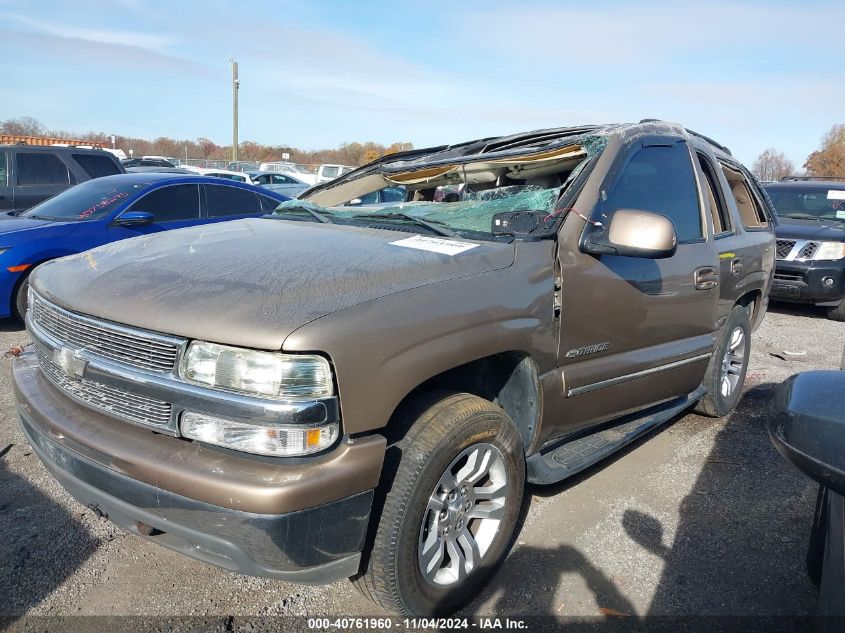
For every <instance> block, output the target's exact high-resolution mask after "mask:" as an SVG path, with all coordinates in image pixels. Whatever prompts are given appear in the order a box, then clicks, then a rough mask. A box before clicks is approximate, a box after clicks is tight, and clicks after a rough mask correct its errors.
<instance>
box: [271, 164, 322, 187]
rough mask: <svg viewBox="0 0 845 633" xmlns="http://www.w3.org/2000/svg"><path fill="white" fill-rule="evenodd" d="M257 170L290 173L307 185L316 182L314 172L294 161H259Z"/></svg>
mask: <svg viewBox="0 0 845 633" xmlns="http://www.w3.org/2000/svg"><path fill="white" fill-rule="evenodd" d="M258 171H274V172H276V173H279V174H290V175H291V176H293V177H294V178H296V179H297V180H300V181H302V182H304V183H305V184H307V185H316V184H317V176H316V175H315V174H314V172H312V171H308V170H307V169H306V168H305V167H303V166H302V165H297V164H296V163H289V162H286V161H273V162H269V163H261V164H260V165H259V166H258Z"/></svg>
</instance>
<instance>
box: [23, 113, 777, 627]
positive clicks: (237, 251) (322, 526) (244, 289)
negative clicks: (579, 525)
mask: <svg viewBox="0 0 845 633" xmlns="http://www.w3.org/2000/svg"><path fill="white" fill-rule="evenodd" d="M456 185H460V186H456ZM388 187H390V188H397V187H404V191H405V199H404V200H403V201H396V202H388V203H382V204H377V205H364V204H356V205H352V206H344V205H347V203H349V202H350V201H353V200H356V199H358V200H361V199H364V197H365V196H368V195H369V194H371V193H372V192H374V191H380V190H382V189H385V188H388ZM446 188H448V189H449V190H450V191H452V192H453V195H452V196H451V198H450V197H445V196H442V195H441V196H438V195H437V193H438V190H439V191H440V192H441V193H442V191H443V190H444V189H446ZM303 198H304V199H300V200H291V201H288V202H284V203H282V204H281V205H279V207H278V208H277V209H276V210H275V212H274V213H273V214H272V215H269V216H266V217H264V218H261V219H250V220H243V221H236V222H228V223H226V224H225V225H214V226H202V227H196V228H190V229H184V230H180V231H175V232H169V233H166V234H161V235H156V236H148V237H140V238H137V239H134V240H127V241H124V242H117V243H115V244H110V245H108V246H104V247H101V248H97V249H94V250H91V251H88V252H85V253H82V254H79V255H73V256H70V257H66V258H63V259H60V260H55V261H52V262H49V263H47V264H44V265H42V266H39V267H38V268H37V269H36V270H35V272H34V273H33V275H32V278H31V295H30V304H29V305H30V309H29V311H28V314H27V327H28V330H29V333H30V335H31V337H32V341H33V343H34V346H33V349H32V350H31V351H27V352H25V353H24V354H22V355H21V356H20V357H18V358H17V359H16V360H15V363H14V384H15V390H16V396H17V401H18V406H19V409H18V410H19V413H20V421H21V425H22V428H23V431H24V433H25V434H26V436H27V438H28V439H29V442H30V443H31V445H32V447H33V449H34V451H35V452H36V453H37V455H38V456H39V457H40V458H41V460H42V461H43V462H44V464H45V465H46V466H47V468H48V469H49V470H50V471H51V472H52V473H53V474H54V475H55V476H56V478H57V479H59V481H61V482H62V484H63V485H64V486H65V487H66V488H67V489H68V490H69V491H70V492H71V493H72V494H73V495H74V496H76V498H77V499H79V500H80V501H81V502H82V504H84V505H86V506H88V507H91V508H95V509H96V511H97V512H99V513H101V514H102V515H105V516H107V517H108V518H109V519H110V520H112V521H114V522H116V523H118V524H119V525H121V526H123V527H124V528H125V529H127V530H129V531H131V532H134V533H136V534H139V535H142V536H144V537H146V538H149V539H151V540H153V541H155V542H157V543H160V544H161V545H163V546H165V547H169V548H172V549H174V550H177V551H180V552H183V553H185V554H187V555H189V556H193V557H196V558H199V559H202V560H205V561H208V562H210V563H214V564H217V565H220V566H222V567H225V568H228V569H232V570H236V571H239V572H241V573H245V574H254V575H261V576H269V577H273V578H280V579H285V580H289V581H293V582H303V583H324V582H330V581H334V580H337V579H339V578H344V577H352V578H353V579H354V581H355V584H356V585H357V586H358V587H359V588H360V589H361V591H362V593H363V594H364V595H365V596H367V597H368V598H370V599H371V600H373V601H374V602H376V603H377V604H379V605H381V606H382V607H383V608H385V609H386V610H388V611H390V612H393V613H401V614H432V613H435V614H436V613H447V612H450V611H452V610H454V609H456V608H458V607H459V606H460V605H461V604H463V603H465V602H467V601H468V600H470V599H471V598H472V597H473V596H474V595H475V594H476V593H477V592H478V590H479V589H480V587H481V586H482V585H483V583H484V582H485V581H486V580H487V579H488V578H489V577H490V575H491V573H493V571H494V570H495V568H496V565H497V564H498V563H499V562H500V561H501V560H502V558H503V557H504V556H505V554H506V553H507V551H508V549H509V547H510V545H511V542H512V540H513V538H514V536H515V535H514V532H515V529H516V526H517V522H518V517H519V515H520V511H521V507H522V502H523V491H524V487H525V483H526V481H529V482H533V483H537V484H549V483H553V482H556V481H560V480H562V479H564V478H566V477H569V476H571V475H573V474H575V473H577V472H580V471H582V470H583V469H585V468H587V467H588V466H590V465H592V464H594V463H596V462H597V461H599V460H601V459H602V458H604V457H606V456H608V455H609V454H611V453H612V452H613V451H615V450H617V449H619V448H620V447H622V446H625V445H626V444H628V443H629V442H631V441H632V440H633V439H634V438H636V437H638V436H640V435H642V434H643V433H645V432H646V431H648V430H649V429H651V428H654V427H655V426H656V425H658V424H661V423H664V422H667V421H668V420H670V419H671V418H672V417H673V416H675V415H677V414H678V413H680V412H682V411H684V410H685V409H688V408H690V407H696V408H697V410H698V411H700V412H702V413H704V414H707V415H711V416H723V415H727V414H728V413H730V411H731V410H732V409H733V408H734V406H735V405H736V403H737V401H738V400H739V397H740V391H741V388H742V385H743V381H744V379H745V374H746V369H747V366H748V358H749V351H750V338H751V333H752V330H753V329H754V327H755V326H756V324H758V323H759V322H760V320H761V319H762V318H763V315H764V314H765V311H766V306H767V301H768V292H769V288H770V285H771V281H772V274H773V271H774V261H775V253H774V234H773V232H772V224H773V221H774V219H773V215H772V209H771V208H770V206H769V202H768V200H767V198H766V197H765V195H764V194H763V193H762V191H761V190H760V188H759V185H758V183H757V182H756V180H755V179H754V177H753V176H751V175H750V173H749V172H748V171H747V170H746V169H745V168H744V167H743V166H742V165H741V164H739V163H738V162H737V161H736V160H735V159H734V158H733V157H732V156H731V155H730V153H729V152H728V151H727V150H726V149H725V148H724V147H722V146H721V145H718V144H716V143H715V142H713V141H711V140H709V139H707V138H705V137H703V136H700V135H698V134H696V133H693V132H690V131H688V130H685V129H684V128H683V127H681V126H679V125H676V124H671V123H664V122H660V121H644V122H641V123H638V124H624V125H606V126H581V127H570V128H558V129H549V130H537V131H533V132H528V133H524V134H516V135H512V136H507V137H497V138H486V139H479V140H475V141H470V142H466V143H460V144H456V145H449V146H442V147H435V148H430V149H424V150H413V151H409V152H402V153H398V154H392V155H390V156H386V157H384V158H382V159H379V160H378V161H375V162H373V163H371V164H369V165H366V166H364V167H361V168H359V169H356V170H354V171H352V172H350V173H347V174H345V175H343V176H341V177H339V178H337V179H336V180H333V181H331V182H328V183H325V184H320V185H317V186H315V187H312V188H311V189H309V190H308V191H306V192H304V194H303ZM437 198H439V199H440V200H441V201H437Z"/></svg>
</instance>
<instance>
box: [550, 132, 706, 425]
mask: <svg viewBox="0 0 845 633" xmlns="http://www.w3.org/2000/svg"><path fill="white" fill-rule="evenodd" d="M600 198H601V199H600V200H599V201H598V203H597V205H596V207H595V209H594V211H593V214H592V218H593V219H594V220H597V221H600V222H602V223H604V224H605V225H606V224H607V223H608V222H609V221H611V220H612V216H613V213H614V212H615V211H616V210H617V209H642V210H645V211H652V212H656V213H660V214H663V215H665V216H667V217H669V218H670V219H671V220H672V221H673V223H674V225H675V230H676V233H677V239H678V248H677V252H676V253H675V254H674V255H673V256H672V257H668V258H665V259H645V258H638V257H625V256H616V255H590V254H586V253H582V252H580V251H579V250H578V247H577V240H578V238H579V236H580V232H581V230H582V229H583V226H584V222H583V220H581V218H579V217H577V216H574V217H568V218H567V221H566V223H565V224H564V229H563V231H562V240H561V245H560V249H559V252H560V271H561V273H560V274H561V292H562V311H561V319H560V323H561V330H560V345H559V350H558V359H559V366H560V369H561V373H562V376H561V378H562V381H561V384H562V389H563V397H564V398H565V400H564V402H563V403H562V405H563V406H562V410H563V412H564V415H563V416H562V418H563V420H562V421H561V424H562V425H563V427H565V428H563V429H559V430H562V431H564V432H566V431H569V430H576V429H577V428H578V427H581V426H585V425H587V424H590V423H595V422H598V421H601V420H603V419H609V418H611V417H615V416H617V415H619V414H620V413H623V412H628V411H635V410H637V409H642V408H644V407H647V406H649V405H652V404H656V403H658V402H662V401H665V400H668V399H671V398H673V397H676V396H681V395H685V394H688V393H690V392H692V391H694V390H695V389H697V388H698V386H699V385H700V384H701V382H702V379H703V377H704V372H705V370H706V368H707V363H708V361H709V355H710V353H711V351H712V349H713V347H714V342H715V337H714V332H715V329H716V320H717V305H718V300H719V288H718V280H719V260H718V256H717V253H716V250H715V248H714V246H713V240H712V237H711V236H709V235H708V230H707V224H706V223H705V222H704V214H703V211H702V204H701V198H700V196H699V189H698V183H697V181H696V177H695V173H694V170H693V164H692V157H691V154H690V149H689V148H688V146H687V143H686V141H685V140H684V139H682V138H675V137H665V136H661V137H651V138H645V139H640V140H638V141H636V142H634V143H632V144H631V145H630V146H629V147H628V148H627V150H625V151H624V152H623V154H622V155H621V156H620V159H618V162H617V164H616V166H615V168H612V169H611V170H610V172H609V174H608V176H607V178H606V180H605V182H604V184H603V185H602V187H601V195H600ZM579 223H580V226H579ZM573 226H574V230H573Z"/></svg>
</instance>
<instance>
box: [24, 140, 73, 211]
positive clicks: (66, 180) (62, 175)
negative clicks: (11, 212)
mask: <svg viewBox="0 0 845 633" xmlns="http://www.w3.org/2000/svg"><path fill="white" fill-rule="evenodd" d="M14 156H15V169H14V172H15V178H14V180H15V183H14V186H15V198H14V202H15V209H17V210H18V211H25V210H26V209H29V208H30V207H33V206H35V205H36V204H38V203H39V202H42V201H44V200H46V199H47V198H52V197H53V196H54V195H56V194H57V193H61V192H62V191H64V190H65V189H67V188H68V187H70V186H71V185H75V184H76V182H77V178H76V176H75V175H74V174H73V172H72V171H71V169H70V167H69V166H68V165H67V164H66V163H65V162H64V161H63V160H62V159H61V158H60V157H59V156H58V155H57V154H52V153H50V152H27V151H25V150H23V151H18V152H15V154H14Z"/></svg>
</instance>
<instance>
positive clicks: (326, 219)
mask: <svg viewBox="0 0 845 633" xmlns="http://www.w3.org/2000/svg"><path fill="white" fill-rule="evenodd" d="M298 211H301V212H302V213H307V214H308V215H310V216H311V217H312V218H314V219H315V220H318V221H319V222H322V223H323V224H331V221H332V220H331V218H329V217H327V216H325V215H323V214H322V213H317V212H316V211H314V210H313V209H309V208H308V207H285V208H284V209H281V210H280V209H276V211H274V212H273V213H272V214H271V215H276V216H279V215H285V214H286V213H296V212H298Z"/></svg>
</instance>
